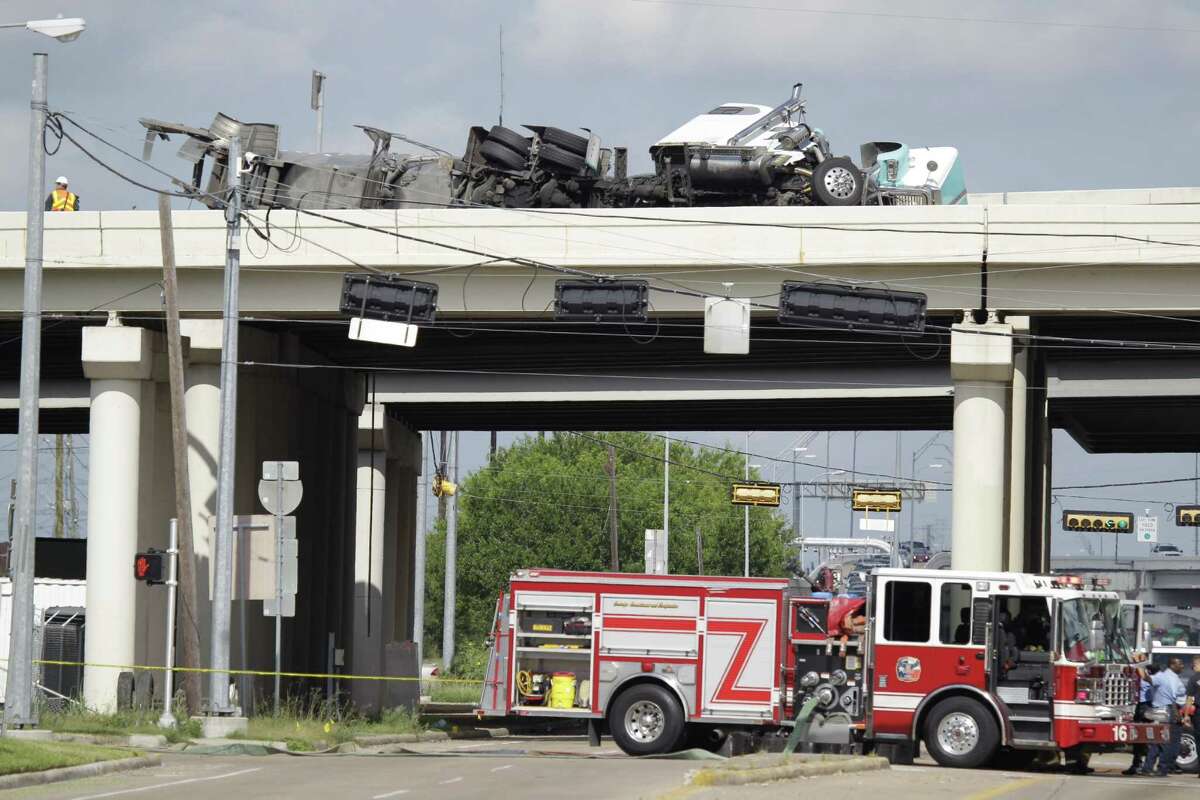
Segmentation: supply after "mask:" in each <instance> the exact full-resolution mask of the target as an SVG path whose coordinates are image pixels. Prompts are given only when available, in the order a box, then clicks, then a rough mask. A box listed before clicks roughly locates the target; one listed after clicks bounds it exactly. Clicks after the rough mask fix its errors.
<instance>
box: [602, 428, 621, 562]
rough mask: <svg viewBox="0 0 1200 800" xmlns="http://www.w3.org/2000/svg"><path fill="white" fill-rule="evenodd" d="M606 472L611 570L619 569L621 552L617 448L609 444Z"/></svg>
mask: <svg viewBox="0 0 1200 800" xmlns="http://www.w3.org/2000/svg"><path fill="white" fill-rule="evenodd" d="M604 471H605V472H607V473H608V550H609V562H610V566H611V567H612V571H613V572H620V571H621V554H620V547H619V546H618V545H619V544H620V541H621V537H620V531H621V526H620V524H619V520H618V517H617V450H616V448H614V447H613V446H612V445H611V444H610V445H609V446H608V461H607V462H606V463H605V464H604Z"/></svg>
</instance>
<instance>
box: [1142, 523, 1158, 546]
mask: <svg viewBox="0 0 1200 800" xmlns="http://www.w3.org/2000/svg"><path fill="white" fill-rule="evenodd" d="M1137 540H1138V541H1139V542H1157V541H1158V517H1138V520H1137Z"/></svg>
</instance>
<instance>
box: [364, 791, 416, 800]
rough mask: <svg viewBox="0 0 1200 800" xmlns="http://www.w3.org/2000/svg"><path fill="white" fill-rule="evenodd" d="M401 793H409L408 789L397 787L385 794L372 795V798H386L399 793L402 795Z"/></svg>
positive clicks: (372, 799) (378, 799)
mask: <svg viewBox="0 0 1200 800" xmlns="http://www.w3.org/2000/svg"><path fill="white" fill-rule="evenodd" d="M401 794H408V789H397V790H396V791H394V792H385V793H384V794H377V795H375V796H374V797H372V798H371V800H383V798H385V797H396V796H397V795H401Z"/></svg>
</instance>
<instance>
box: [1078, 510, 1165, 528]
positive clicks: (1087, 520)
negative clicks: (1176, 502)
mask: <svg viewBox="0 0 1200 800" xmlns="http://www.w3.org/2000/svg"><path fill="white" fill-rule="evenodd" d="M1155 524H1158V523H1157V520H1155ZM1063 527H1064V528H1065V529H1067V530H1069V531H1076V532H1078V533H1087V532H1091V533H1133V514H1126V513H1125V512H1123V511H1064V512H1063Z"/></svg>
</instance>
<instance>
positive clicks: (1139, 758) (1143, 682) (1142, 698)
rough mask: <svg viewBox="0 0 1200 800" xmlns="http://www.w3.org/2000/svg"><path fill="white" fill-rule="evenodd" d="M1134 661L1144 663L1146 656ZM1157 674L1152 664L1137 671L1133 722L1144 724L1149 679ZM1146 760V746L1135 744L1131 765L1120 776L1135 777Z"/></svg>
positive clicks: (1148, 696) (1136, 658)
mask: <svg viewBox="0 0 1200 800" xmlns="http://www.w3.org/2000/svg"><path fill="white" fill-rule="evenodd" d="M1134 659H1135V660H1138V661H1145V660H1146V656H1145V655H1143V654H1135V656H1134ZM1156 672H1158V667H1157V666H1155V665H1154V664H1147V665H1146V667H1145V669H1142V668H1139V669H1138V702H1137V709H1136V710H1135V711H1134V712H1133V721H1134V722H1145V721H1146V711H1147V710H1148V709H1149V708H1150V691H1151V689H1153V688H1154V687H1153V685H1152V684H1151V683H1150V678H1151V677H1152V676H1153V675H1154V673H1156ZM1145 760H1146V745H1144V744H1135V745H1134V746H1133V763H1132V764H1130V765H1129V769H1127V770H1125V771H1124V772H1122V773H1121V774H1122V775H1137V774H1138V772H1139V771H1140V770H1141V768H1142V763H1143V762H1144V761H1145Z"/></svg>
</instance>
